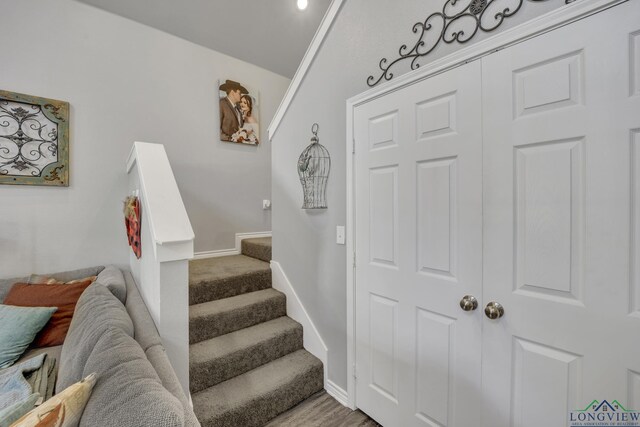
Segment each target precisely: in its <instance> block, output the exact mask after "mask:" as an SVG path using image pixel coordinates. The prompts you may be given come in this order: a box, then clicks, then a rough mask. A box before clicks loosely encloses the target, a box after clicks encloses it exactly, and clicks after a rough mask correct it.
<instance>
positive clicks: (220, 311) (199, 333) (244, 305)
mask: <svg viewBox="0 0 640 427" xmlns="http://www.w3.org/2000/svg"><path fill="white" fill-rule="evenodd" d="M286 314H287V308H286V297H285V296H284V294H283V293H281V292H278V291H276V290H275V289H273V288H269V289H264V290H261V291H256V292H250V293H248V294H242V295H237V296H235V297H231V298H225V299H221V300H216V301H209V302H205V303H202V304H196V305H192V306H191V307H189V344H195V343H198V342H201V341H204V340H208V339H211V338H215V337H218V336H220V335H224V334H228V333H229V332H233V331H237V330H239V329H243V328H247V327H249V326H253V325H256V324H258V323H262V322H266V321H268V320H271V319H275V318H277V317H281V316H285V315H286Z"/></svg>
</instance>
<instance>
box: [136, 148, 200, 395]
mask: <svg viewBox="0 0 640 427" xmlns="http://www.w3.org/2000/svg"><path fill="white" fill-rule="evenodd" d="M127 173H128V174H129V193H133V194H136V195H137V196H138V197H139V198H140V211H141V212H140V216H141V228H142V230H141V245H142V256H141V257H140V259H137V258H136V256H135V255H134V254H133V251H130V255H129V265H130V267H131V273H132V274H133V277H134V279H135V281H136V283H137V285H138V288H139V289H140V293H141V294H142V299H143V300H144V302H145V304H146V305H147V308H148V309H149V313H150V314H151V317H152V318H153V321H154V322H155V324H156V328H157V329H158V333H159V334H160V338H161V339H162V344H163V345H164V347H165V349H166V351H167V357H168V358H169V361H170V362H171V365H172V366H173V369H174V371H175V372H176V375H177V377H178V379H179V380H180V383H181V385H182V388H183V389H184V392H185V394H186V395H187V396H190V392H189V260H190V259H192V258H193V239H194V234H193V229H192V228H191V222H190V221H189V217H188V216H187V211H186V209H185V207H184V203H183V202H182V197H181V196H180V191H179V190H178V185H177V183H176V180H175V177H174V176H173V171H172V170H171V165H170V164H169V159H168V157H167V153H166V152H165V150H164V146H163V145H162V144H150V143H147V142H134V144H133V147H132V148H131V153H130V154H129V159H128V160H127Z"/></svg>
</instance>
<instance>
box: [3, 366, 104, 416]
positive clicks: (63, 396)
mask: <svg viewBox="0 0 640 427" xmlns="http://www.w3.org/2000/svg"><path fill="white" fill-rule="evenodd" d="M96 378H97V375H96V374H95V373H93V374H91V375H88V376H87V377H85V378H84V379H83V380H82V381H80V382H77V383H75V384H73V385H71V386H69V387H67V388H66V389H64V390H63V391H62V393H58V394H56V395H55V396H53V397H52V398H51V399H49V400H47V401H46V402H44V403H43V404H42V405H40V406H38V407H37V408H34V409H32V410H31V411H30V412H29V413H27V414H26V415H25V416H23V417H22V418H20V419H19V420H18V421H16V422H15V423H13V424H12V425H11V427H76V426H77V425H78V424H79V423H80V417H81V416H82V411H84V407H85V405H86V404H87V401H88V400H89V396H91V390H93V386H94V385H95V383H96Z"/></svg>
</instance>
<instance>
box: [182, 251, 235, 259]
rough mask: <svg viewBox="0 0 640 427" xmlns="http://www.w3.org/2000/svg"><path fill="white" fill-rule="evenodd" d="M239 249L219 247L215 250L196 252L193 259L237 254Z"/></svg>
mask: <svg viewBox="0 0 640 427" xmlns="http://www.w3.org/2000/svg"><path fill="white" fill-rule="evenodd" d="M239 254H240V251H237V250H235V249H220V250H217V251H205V252H196V253H195V254H193V259H204V258H217V257H219V256H229V255H239Z"/></svg>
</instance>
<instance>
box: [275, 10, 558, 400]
mask: <svg viewBox="0 0 640 427" xmlns="http://www.w3.org/2000/svg"><path fill="white" fill-rule="evenodd" d="M444 3H445V0H437V1H436V0H428V1H425V0H403V1H402V7H399V4H398V3H397V2H389V1H384V0H347V1H345V2H344V5H343V7H342V9H341V11H340V12H339V14H338V16H337V18H336V21H335V22H334V25H333V27H332V29H331V31H330V33H329V34H328V36H327V38H326V40H325V42H324V44H323V46H322V47H321V49H320V51H319V53H318V55H317V57H316V59H315V60H314V62H313V63H312V65H311V68H310V69H309V72H308V74H307V76H306V78H305V80H304V81H303V83H302V85H301V87H300V90H299V92H298V93H297V95H296V96H295V98H294V100H293V102H292V104H291V105H290V107H289V110H288V112H287V114H286V115H285V117H284V119H283V121H282V122H281V124H280V126H279V128H278V129H277V131H276V133H275V136H274V138H273V140H272V143H273V152H272V164H273V176H272V179H273V190H272V191H273V195H272V197H273V227H272V229H273V245H274V246H273V258H274V260H276V261H278V262H279V263H280V264H281V266H282V268H283V270H284V271H285V273H286V274H287V276H288V277H289V279H290V280H291V282H292V284H293V286H294V287H295V290H296V292H297V294H298V296H299V297H300V299H301V301H302V303H303V304H304V306H305V308H306V309H307V311H308V312H309V315H310V316H311V318H312V319H313V321H314V323H315V325H316V326H317V328H318V330H319V331H320V334H321V335H322V337H323V339H324V341H325V343H326V344H327V346H328V348H329V355H328V360H329V373H328V375H329V379H330V380H331V381H333V382H334V383H335V384H337V385H338V386H339V387H342V388H344V389H346V384H347V378H346V375H347V350H346V348H347V347H346V345H347V338H346V268H347V266H346V252H345V250H346V249H345V246H339V245H336V243H335V227H336V225H340V224H345V223H346V164H345V151H346V146H345V133H346V109H345V102H346V100H347V99H348V98H350V97H351V96H353V95H356V94H358V93H360V92H362V91H364V90H366V89H368V86H367V84H366V79H367V77H368V76H369V75H371V74H374V75H376V77H377V76H378V74H377V70H378V62H379V61H380V59H381V58H382V57H387V58H388V59H389V60H393V59H395V58H396V57H397V52H398V48H399V47H400V45H402V44H407V45H409V46H413V44H414V43H415V42H416V35H415V34H413V33H412V31H411V28H412V26H413V24H414V23H416V22H418V21H424V19H426V17H427V16H428V15H430V14H431V13H433V12H436V11H440V10H441V9H442V5H443V4H444ZM496 3H500V4H504V5H511V6H512V7H513V5H517V4H518V0H496ZM460 4H465V5H466V4H468V3H467V2H461V3H460ZM561 5H564V0H549V1H547V2H545V3H535V2H530V1H527V0H525V1H524V4H523V6H522V7H523V8H522V9H521V11H520V12H519V13H518V15H516V16H514V17H513V18H510V20H507V21H505V22H504V23H503V26H501V27H500V29H501V30H503V29H506V28H510V27H512V26H514V25H516V24H517V23H520V22H523V21H525V20H527V19H530V18H532V17H534V16H538V15H540V14H542V13H545V12H547V11H549V10H551V9H553V8H555V7H559V6H561ZM492 34H495V33H492ZM485 37H486V35H485V34H481V33H479V34H478V35H477V36H476V38H474V39H473V41H472V42H476V41H478V40H481V39H483V38H485ZM472 42H469V43H467V45H468V44H470V43H472ZM467 45H465V46H467ZM459 46H460V45H446V46H444V48H439V49H437V50H436V51H434V52H433V54H431V55H429V57H430V58H431V59H435V58H439V57H442V56H443V55H446V54H447V53H450V52H452V51H454V50H456V49H458V48H459ZM428 61H429V60H425V61H423V64H426V63H427V62H428ZM408 69H409V68H408V64H404V65H402V66H400V67H399V68H397V69H395V71H394V74H395V75H396V76H398V75H401V74H403V73H405V72H406V71H408ZM314 122H318V123H319V124H320V133H319V136H320V142H321V143H322V144H323V145H325V146H326V147H327V149H328V150H329V152H330V154H331V160H332V164H331V166H332V169H331V175H330V177H329V186H328V192H327V195H328V207H329V208H328V209H327V210H325V211H303V210H301V209H300V206H301V205H302V189H301V186H300V182H299V180H298V176H297V170H296V163H297V160H298V156H299V155H300V153H301V152H302V150H303V149H304V147H305V146H306V145H307V144H308V143H309V137H310V136H311V133H310V128H311V125H312V124H313V123H314Z"/></svg>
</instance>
